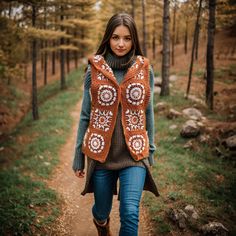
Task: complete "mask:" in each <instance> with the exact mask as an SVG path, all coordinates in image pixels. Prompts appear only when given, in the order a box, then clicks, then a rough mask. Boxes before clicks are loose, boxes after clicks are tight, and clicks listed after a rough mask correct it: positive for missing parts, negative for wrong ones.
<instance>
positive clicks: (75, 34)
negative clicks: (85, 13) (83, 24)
mask: <svg viewBox="0 0 236 236" xmlns="http://www.w3.org/2000/svg"><path fill="white" fill-rule="evenodd" d="M76 37H77V32H76V30H75V32H74V38H76ZM74 45H75V46H76V47H77V43H76V42H75V43H74ZM74 60H75V68H76V69H77V68H78V52H77V51H74Z"/></svg>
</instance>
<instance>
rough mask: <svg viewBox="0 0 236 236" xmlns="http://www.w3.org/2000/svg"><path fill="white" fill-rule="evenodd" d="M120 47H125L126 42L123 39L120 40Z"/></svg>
mask: <svg viewBox="0 0 236 236" xmlns="http://www.w3.org/2000/svg"><path fill="white" fill-rule="evenodd" d="M119 46H120V47H123V46H124V40H123V39H120V40H119Z"/></svg>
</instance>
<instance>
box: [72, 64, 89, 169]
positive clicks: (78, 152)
mask: <svg viewBox="0 0 236 236" xmlns="http://www.w3.org/2000/svg"><path fill="white" fill-rule="evenodd" d="M90 86H91V68H90V66H88V69H87V72H86V74H85V79H84V93H83V102H82V107H81V112H80V120H79V126H78V131H77V140H76V146H75V156H74V161H73V167H72V168H73V170H74V171H77V170H83V169H84V162H85V160H84V159H85V158H84V153H82V144H83V139H84V135H85V132H86V130H87V128H88V125H89V120H90V112H91V97H90V92H89V90H90Z"/></svg>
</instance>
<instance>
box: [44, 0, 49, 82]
mask: <svg viewBox="0 0 236 236" xmlns="http://www.w3.org/2000/svg"><path fill="white" fill-rule="evenodd" d="M46 21H47V8H46V2H45V6H44V29H45V30H46V28H47V22H46ZM44 46H45V48H47V46H48V42H47V40H45V42H44ZM47 76H48V53H47V51H45V52H44V85H46V84H47Z"/></svg>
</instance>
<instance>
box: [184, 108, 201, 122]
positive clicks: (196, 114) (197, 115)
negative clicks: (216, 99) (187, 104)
mask: <svg viewBox="0 0 236 236" xmlns="http://www.w3.org/2000/svg"><path fill="white" fill-rule="evenodd" d="M182 112H183V114H184V115H186V116H187V117H189V118H190V119H194V120H201V118H202V113H201V112H200V111H199V110H198V109H196V108H192V107H191V108H186V109H184V110H183V111H182Z"/></svg>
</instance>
